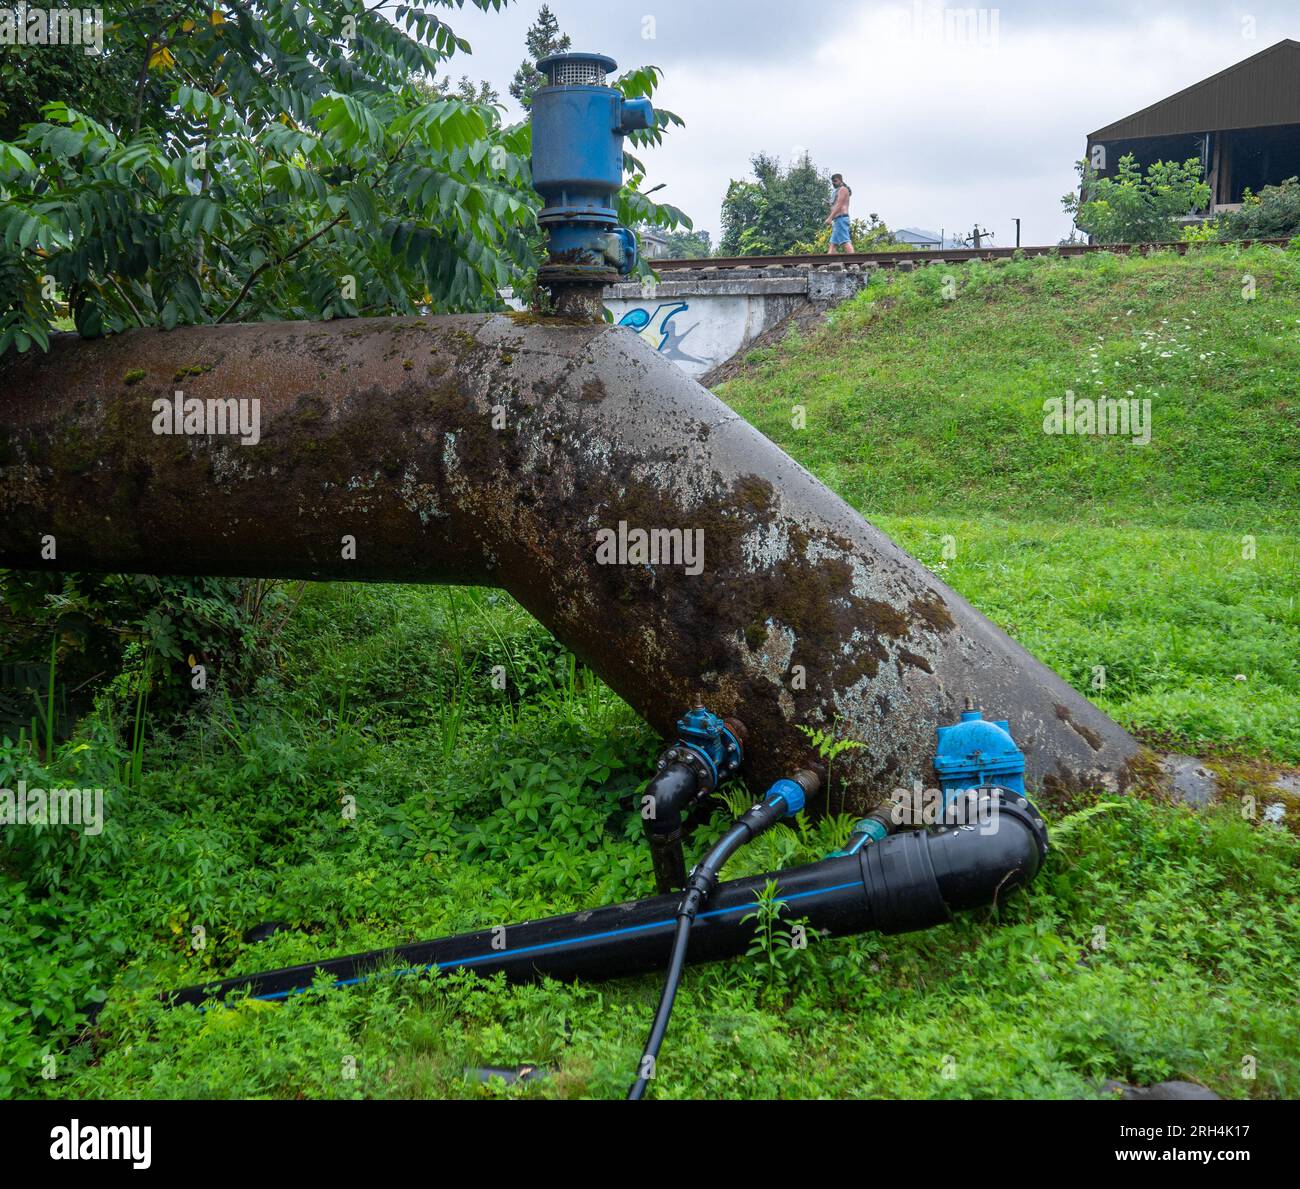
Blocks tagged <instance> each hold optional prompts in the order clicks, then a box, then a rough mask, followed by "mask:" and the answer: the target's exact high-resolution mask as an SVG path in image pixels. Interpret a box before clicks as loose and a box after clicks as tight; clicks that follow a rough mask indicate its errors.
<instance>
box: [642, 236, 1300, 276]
mask: <svg viewBox="0 0 1300 1189" xmlns="http://www.w3.org/2000/svg"><path fill="white" fill-rule="evenodd" d="M1218 242H1221V241H1215V243H1218ZM1232 242H1234V243H1236V244H1238V245H1239V246H1240V247H1250V246H1251V245H1253V244H1274V245H1278V246H1283V247H1284V246H1285V245H1286V244H1288V243H1289V242H1290V241H1289V240H1286V239H1261V240H1234V241H1232ZM1203 246H1205V245H1202V244H1189V243H1165V244H1127V245H1125V244H1120V245H1115V244H1066V245H1052V246H1048V247H1033V248H927V249H922V250H919V251H911V252H909V251H894V252H855V253H853V254H852V255H839V256H706V257H704V258H702V259H699V260H652V261H650V262H649V263H650V266H651V267H652V268H653V269H654V270H655V271H656V272H658V273H665V272H699V271H702V270H704V269H711V268H717V269H747V268H752V269H761V268H835V267H839V268H847V267H850V266H852V265H857V266H859V267H862V266H865V265H875V266H876V267H879V268H895V267H897V266H898V265H900V264H962V263H965V262H966V261H968V260H1009V259H1012V258H1014V257H1015V256H1016V255H1017V254H1020V255H1022V256H1050V255H1052V254H1053V253H1055V254H1056V255H1058V256H1087V255H1090V254H1091V253H1093V252H1116V251H1119V252H1123V251H1133V252H1141V253H1142V254H1143V255H1144V256H1145V255H1150V254H1151V253H1152V252H1178V253H1179V254H1180V255H1183V256H1186V255H1187V253H1188V251H1190V250H1192V249H1195V248H1200V247H1203ZM1210 246H1214V244H1211V245H1210Z"/></svg>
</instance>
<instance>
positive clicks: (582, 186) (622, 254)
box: [532, 54, 658, 277]
mask: <svg viewBox="0 0 1300 1189" xmlns="http://www.w3.org/2000/svg"><path fill="white" fill-rule="evenodd" d="M537 69H538V70H540V71H541V72H542V73H543V74H544V75H546V80H547V85H546V86H544V87H541V88H539V89H538V91H537V92H536V94H535V95H534V96H533V103H532V119H533V187H534V189H536V191H537V193H538V194H540V195H541V198H542V211H541V214H540V215H539V216H538V221H539V222H540V223H541V225H542V227H543V228H544V229H545V231H546V233H547V238H548V244H549V248H548V251H549V259H548V265H547V267H548V268H550V269H553V270H559V271H562V272H563V273H566V274H568V273H572V274H575V275H576V276H578V277H581V276H583V275H584V274H587V273H591V274H593V275H596V276H599V275H600V274H602V273H608V272H610V271H611V270H613V271H616V272H618V273H621V274H624V275H626V274H627V273H630V272H632V271H633V270H634V269H635V268H636V265H637V243H636V236H635V235H634V234H633V233H632V232H631V231H629V230H628V229H627V228H626V227H620V226H619V222H618V194H619V190H620V189H622V186H623V140H624V138H625V137H626V136H627V135H628V134H629V133H632V132H638V131H642V130H644V129H648V128H653V127H654V126H655V123H656V120H657V119H658V117H657V116H656V115H655V110H654V107H653V106H652V105H651V103H650V101H649V100H647V99H624V98H623V96H622V94H620V93H619V91H617V90H616V89H615V88H614V87H611V86H608V85H606V81H605V79H606V75H608V74H609V73H610V72H611V71H613V70H615V69H617V63H616V62H615V61H614V59H613V58H608V57H606V56H605V55H603V54H555V55H552V56H551V57H549V58H543V59H542V60H541V61H540V62H538V63H537Z"/></svg>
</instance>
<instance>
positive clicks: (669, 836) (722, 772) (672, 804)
mask: <svg viewBox="0 0 1300 1189" xmlns="http://www.w3.org/2000/svg"><path fill="white" fill-rule="evenodd" d="M745 737H746V732H745V727H744V724H743V723H740V722H738V721H736V720H735V719H723V718H720V717H719V716H718V715H716V714H711V713H710V712H709V711H708V710H706V709H705V708H704V706H703V704H702V703H699V702H697V703H696V706H695V708H694V709H693V710H691V711H690V712H689V713H688V714H686V715H684V716H683V717H682V718H681V720H680V721H679V722H678V723H677V738H676V740H674V742H673V743H672V744H671V746H669V747H668V749H667V750H666V751H665V752H664V753H663V755H661V756H660V757H659V761H658V764H657V765H656V766H657V769H658V770H657V772H656V773H655V776H654V778H653V779H652V780H651V781H650V784H649V786H648V787H647V788H646V792H645V796H644V797H643V799H642V802H641V805H642V809H641V818H642V822H643V826H644V829H645V835H646V838H647V839H648V841H649V843H650V855H651V858H652V859H653V861H654V870H655V886H656V887H657V888H658V890H659V891H660V892H661V893H668V892H674V891H677V890H678V889H680V888H682V887H684V886H685V884H686V858H685V854H684V851H683V846H682V843H683V838H684V836H685V832H686V825H685V823H686V818H687V815H688V814H689V813H690V812H691V810H692V809H694V808H695V807H696V806H698V805H699V804H700V803H701V802H702V801H703V800H704V799H705V798H706V797H708V796H709V794H710V793H712V792H713V791H714V790H715V789H717V788H719V787H720V786H721V785H723V784H725V783H726V782H727V781H728V780H730V779H731V777H733V776H734V775H735V774H736V773H737V772H739V771H740V766H741V764H742V763H743V762H744V758H745Z"/></svg>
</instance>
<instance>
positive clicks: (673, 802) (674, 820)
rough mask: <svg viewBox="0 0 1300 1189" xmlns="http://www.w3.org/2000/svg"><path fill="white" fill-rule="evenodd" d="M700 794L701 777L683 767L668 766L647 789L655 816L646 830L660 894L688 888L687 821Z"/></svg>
mask: <svg viewBox="0 0 1300 1189" xmlns="http://www.w3.org/2000/svg"><path fill="white" fill-rule="evenodd" d="M699 793H700V778H699V776H698V774H697V773H696V771H695V770H694V769H693V768H691V767H689V766H688V765H686V764H682V763H674V764H669V765H668V766H667V767H666V768H664V769H663V770H662V771H661V772H659V773H658V774H657V775H656V776H655V778H654V779H653V780H652V781H651V782H650V784H649V785H648V786H647V788H646V792H645V795H646V796H647V797H650V798H652V799H653V802H654V815H653V816H652V817H648V818H646V819H645V826H644V829H645V836H646V839H647V841H648V842H649V843H650V857H651V859H652V861H653V862H654V869H655V887H656V888H657V889H658V890H659V891H660V892H671V891H674V890H676V889H677V888H683V887H685V886H686V855H685V852H684V850H683V848H682V837H683V834H684V832H685V826H684V819H685V817H686V811H687V810H688V809H689V808H690V807H691V805H692V804H693V803H694V802H695V799H696V798H697V797H698V796H699Z"/></svg>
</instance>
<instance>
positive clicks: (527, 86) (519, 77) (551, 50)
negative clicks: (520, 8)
mask: <svg viewBox="0 0 1300 1189" xmlns="http://www.w3.org/2000/svg"><path fill="white" fill-rule="evenodd" d="M527 41H528V57H527V58H525V59H524V61H523V62H521V63H520V64H519V69H518V70H516V71H515V77H514V81H513V82H512V83H511V84H510V94H511V95H513V96H514V97H515V98H516V99H518V100H519V102H520V103H522V104H523V105H524V107H531V106H532V103H533V93H534V92H535V91H536V90H537V89H538V88H539V87H544V86H545V85H546V76H545V75H544V74H543V73H542V72H541V71H540V70H538V69H537V63H538V62H540V61H541V60H542V59H543V58H547V57H550V55H551V54H565V53H568V51H569V47H570V46H572V45H573V39H572V38H570V37H569V35H568V34H567V33H561V32H560V22H559V21H557V20H556V19H555V14H554V13H553V12H552V11H551V9H550V6H549V5H547V4H543V5H542V7H541V8H540V9H539V10H538V13H537V20H535V21H534V22H533V23H532V25H531V26H530V27H529V29H528V38H527Z"/></svg>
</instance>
